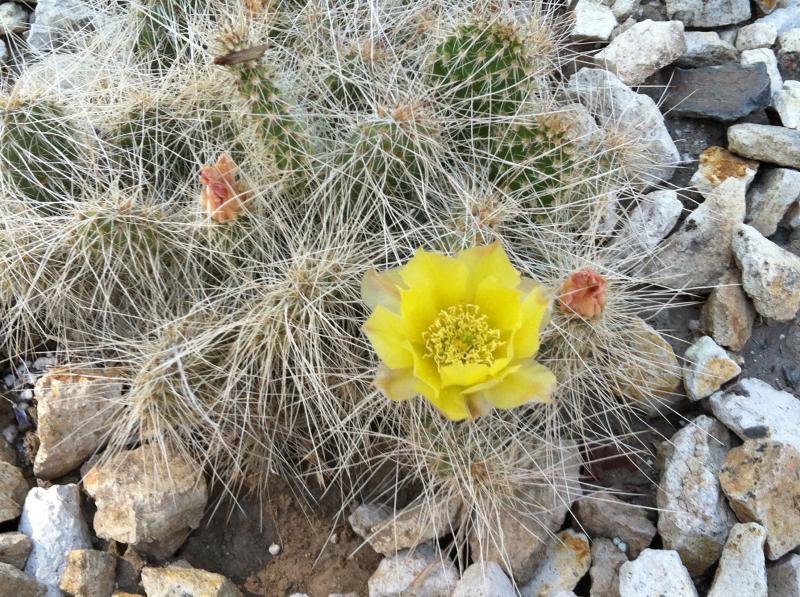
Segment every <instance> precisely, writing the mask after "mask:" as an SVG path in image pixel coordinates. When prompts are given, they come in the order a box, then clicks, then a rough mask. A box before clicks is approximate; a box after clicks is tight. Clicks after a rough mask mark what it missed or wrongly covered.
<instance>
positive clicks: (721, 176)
mask: <svg viewBox="0 0 800 597" xmlns="http://www.w3.org/2000/svg"><path fill="white" fill-rule="evenodd" d="M756 172H758V162H756V161H755V160H748V159H747V158H743V157H740V156H738V155H736V154H733V153H731V152H730V151H728V150H727V149H725V148H724V147H717V146H713V147H709V148H707V149H706V150H705V151H703V153H701V154H700V164H699V165H698V168H697V172H695V173H694V175H693V176H692V181H691V182H692V184H693V185H694V186H695V188H697V190H698V191H699V192H700V193H701V194H702V195H703V196H706V195H708V194H709V193H711V191H713V190H714V189H716V188H717V187H718V186H719V185H721V184H722V183H723V182H725V181H726V180H728V179H729V178H737V179H739V180H742V181H744V183H745V184H746V185H749V184H750V183H751V182H753V178H755V175H756Z"/></svg>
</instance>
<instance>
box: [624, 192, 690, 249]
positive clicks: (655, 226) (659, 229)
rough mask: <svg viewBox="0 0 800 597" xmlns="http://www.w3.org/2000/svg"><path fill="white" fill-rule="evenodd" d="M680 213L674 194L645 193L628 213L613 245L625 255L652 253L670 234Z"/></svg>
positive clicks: (677, 200)
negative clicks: (643, 252)
mask: <svg viewBox="0 0 800 597" xmlns="http://www.w3.org/2000/svg"><path fill="white" fill-rule="evenodd" d="M682 212H683V204H682V203H681V200H680V199H678V193H677V192H675V191H673V190H671V189H664V190H659V191H653V192H652V193H648V194H647V195H645V196H644V197H642V199H641V201H640V202H639V203H638V205H636V207H634V209H633V210H631V212H630V215H629V217H628V219H627V220H626V221H625V224H624V225H623V228H622V230H620V231H619V233H618V235H617V236H616V237H615V239H614V244H615V245H616V246H618V247H620V249H621V250H623V251H624V252H625V253H626V254H627V255H630V254H631V253H638V252H641V251H645V252H649V251H652V250H653V249H655V248H656V247H657V246H658V245H659V244H661V241H663V240H664V239H665V238H666V237H667V235H668V234H669V233H670V232H672V229H673V228H675V224H677V223H678V218H680V216H681V213H682Z"/></svg>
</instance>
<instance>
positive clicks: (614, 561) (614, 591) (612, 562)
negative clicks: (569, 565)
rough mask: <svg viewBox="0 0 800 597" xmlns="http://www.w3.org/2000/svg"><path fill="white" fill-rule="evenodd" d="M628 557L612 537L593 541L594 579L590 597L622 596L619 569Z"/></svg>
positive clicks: (591, 569) (590, 573)
mask: <svg viewBox="0 0 800 597" xmlns="http://www.w3.org/2000/svg"><path fill="white" fill-rule="evenodd" d="M627 561H628V557H627V556H626V555H625V554H624V553H623V552H622V550H620V548H619V547H617V546H616V545H614V543H613V542H612V541H611V540H610V539H595V540H593V541H592V567H591V568H590V569H589V576H590V578H591V579H592V588H591V592H590V593H589V595H590V597H620V595H619V569H620V567H621V566H622V565H623V564H624V563H625V562H627Z"/></svg>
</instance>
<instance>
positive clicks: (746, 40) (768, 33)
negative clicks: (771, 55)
mask: <svg viewBox="0 0 800 597" xmlns="http://www.w3.org/2000/svg"><path fill="white" fill-rule="evenodd" d="M777 38H778V30H777V29H776V28H775V25H773V24H772V23H751V24H750V25H745V26H744V27H742V28H741V29H739V33H738V34H737V35H736V49H737V50H740V51H743V50H755V49H756V48H769V47H770V46H772V44H774V43H775V40H776V39H777Z"/></svg>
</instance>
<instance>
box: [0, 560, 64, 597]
mask: <svg viewBox="0 0 800 597" xmlns="http://www.w3.org/2000/svg"><path fill="white" fill-rule="evenodd" d="M0 587H2V591H3V593H2V594H3V595H8V597H45V595H47V596H48V597H51V596H52V595H53V593H48V591H47V587H46V586H44V585H43V584H41V583H39V582H37V581H36V580H34V579H33V578H31V577H30V576H27V575H26V574H24V573H23V572H21V571H20V570H18V569H17V568H15V567H14V566H11V565H10V564H2V563H0ZM59 595H60V593H59Z"/></svg>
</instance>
